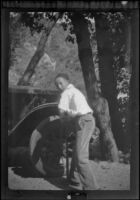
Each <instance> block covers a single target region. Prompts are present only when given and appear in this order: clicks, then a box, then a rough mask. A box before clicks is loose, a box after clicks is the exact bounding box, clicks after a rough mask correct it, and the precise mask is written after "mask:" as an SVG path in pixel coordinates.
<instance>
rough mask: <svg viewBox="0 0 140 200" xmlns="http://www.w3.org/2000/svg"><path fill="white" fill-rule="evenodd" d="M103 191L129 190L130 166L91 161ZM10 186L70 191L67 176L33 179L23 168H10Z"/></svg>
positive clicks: (25, 188)
mask: <svg viewBox="0 0 140 200" xmlns="http://www.w3.org/2000/svg"><path fill="white" fill-rule="evenodd" d="M91 165H92V169H93V171H94V173H95V175H96V178H97V181H98V183H99V185H100V187H101V190H129V189H130V164H124V163H110V162H106V161H100V162H95V161H91ZM8 186H9V189H12V190H68V189H69V187H68V184H67V180H66V176H63V177H59V178H44V177H33V176H32V175H31V174H30V173H29V172H27V171H26V170H24V169H23V168H21V167H19V168H15V167H9V168H8Z"/></svg>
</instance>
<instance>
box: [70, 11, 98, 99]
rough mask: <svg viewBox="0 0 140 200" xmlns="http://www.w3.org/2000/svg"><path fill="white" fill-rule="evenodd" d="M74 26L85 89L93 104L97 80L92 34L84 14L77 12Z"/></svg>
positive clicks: (74, 16) (73, 22) (74, 15)
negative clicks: (93, 91) (91, 43)
mask: <svg viewBox="0 0 140 200" xmlns="http://www.w3.org/2000/svg"><path fill="white" fill-rule="evenodd" d="M72 24H73V26H74V31H75V34H76V38H77V44H78V54H79V59H80V63H81V67H82V72H83V77H84V81H85V87H86V91H87V96H88V98H89V101H91V102H92V96H91V95H90V91H91V89H92V88H93V85H94V83H95V82H96V81H97V80H96V75H95V69H94V63H93V56H92V49H91V46H90V33H89V30H88V24H87V21H86V20H85V18H84V16H83V15H82V13H79V12H75V13H74V14H73V17H72Z"/></svg>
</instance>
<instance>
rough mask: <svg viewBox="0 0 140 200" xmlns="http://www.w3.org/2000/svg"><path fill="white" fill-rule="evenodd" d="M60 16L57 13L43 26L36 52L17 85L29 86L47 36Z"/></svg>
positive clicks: (42, 52)
mask: <svg viewBox="0 0 140 200" xmlns="http://www.w3.org/2000/svg"><path fill="white" fill-rule="evenodd" d="M60 15H61V14H60V13H57V14H56V16H55V18H54V19H53V20H50V22H49V23H48V25H47V26H45V28H44V30H43V32H42V35H41V38H40V41H39V43H38V46H37V49H36V52H35V54H34V55H33V57H32V59H31V61H30V63H29V65H28V66H27V68H26V70H25V72H24V74H23V76H22V77H21V79H20V80H19V82H18V85H29V80H30V78H31V77H32V75H33V74H34V71H35V68H36V66H37V64H38V62H39V60H40V59H41V57H42V56H43V54H44V49H45V45H46V42H47V39H48V36H49V34H50V32H51V30H52V28H53V27H54V25H55V24H56V22H57V20H58V19H59V17H60Z"/></svg>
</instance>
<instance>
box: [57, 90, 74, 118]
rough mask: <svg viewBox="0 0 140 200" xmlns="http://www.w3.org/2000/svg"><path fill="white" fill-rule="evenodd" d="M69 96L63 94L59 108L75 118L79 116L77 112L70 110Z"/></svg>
mask: <svg viewBox="0 0 140 200" xmlns="http://www.w3.org/2000/svg"><path fill="white" fill-rule="evenodd" d="M69 101H70V100H69V96H68V94H67V93H62V95H61V98H60V101H59V104H58V108H59V109H61V110H63V111H64V112H66V113H67V114H68V115H69V116H71V117H74V116H76V114H78V113H77V112H76V111H74V110H71V109H70V108H69Z"/></svg>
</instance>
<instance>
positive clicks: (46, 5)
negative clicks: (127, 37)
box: [1, 1, 139, 200]
mask: <svg viewBox="0 0 140 200" xmlns="http://www.w3.org/2000/svg"><path fill="white" fill-rule="evenodd" d="M46 9H47V11H58V10H59V11H71V10H72V11H79V10H81V11H85V10H99V11H102V10H103V11H105V10H106V11H107V10H112V9H113V10H125V9H133V10H134V18H135V17H136V18H135V19H137V20H136V21H135V22H134V26H135V30H136V33H135V34H136V41H134V42H133V43H134V44H132V45H133V46H134V45H136V47H135V46H134V49H135V50H134V51H133V58H132V59H133V62H134V64H135V69H134V70H135V75H136V76H135V81H134V85H133V86H132V87H133V91H135V92H134V94H133V99H134V100H133V101H134V102H133V103H134V104H135V106H136V107H135V110H137V111H138V112H134V111H133V107H132V109H131V111H132V121H134V120H135V123H132V134H133V135H132V137H131V139H132V156H131V184H130V186H131V188H130V190H129V191H127V190H124V191H117V190H115V191H114V190H111V191H110V190H109V191H102V190H101V191H85V192H84V191H81V192H79V191H78V192H74V191H47V190H46V191H44V190H43V191H39V190H38V191H35V190H30V191H26V190H10V189H8V170H7V167H8V164H7V146H8V142H7V141H8V138H7V137H8V134H7V133H8V76H7V75H8V65H9V29H8V24H9V12H11V11H22V10H24V11H25V10H26V11H46ZM1 33H2V35H1V125H2V126H1V150H2V151H1V199H13V200H16V199H24V200H26V199H67V195H69V194H70V195H71V196H77V198H76V199H138V198H139V197H138V195H139V128H138V127H139V122H138V120H139V54H138V52H139V3H138V1H130V2H129V1H128V3H127V6H125V5H122V4H121V1H106V2H105V1H87V2H86V1H2V2H1ZM78 197H79V198H78Z"/></svg>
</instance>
